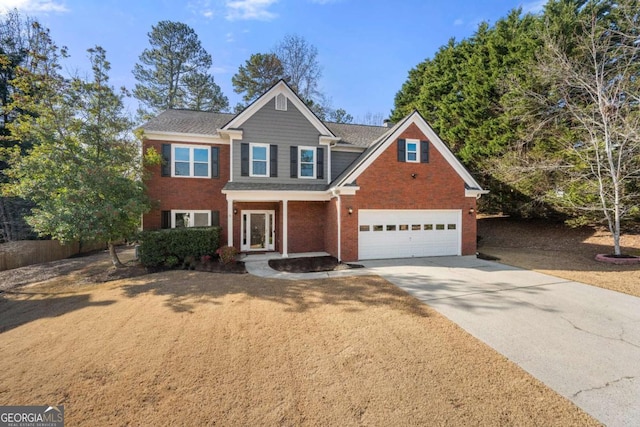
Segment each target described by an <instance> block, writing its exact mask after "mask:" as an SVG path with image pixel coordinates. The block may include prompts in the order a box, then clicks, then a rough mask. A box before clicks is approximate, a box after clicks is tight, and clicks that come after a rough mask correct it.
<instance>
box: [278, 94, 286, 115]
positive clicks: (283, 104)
mask: <svg viewBox="0 0 640 427" xmlns="http://www.w3.org/2000/svg"><path fill="white" fill-rule="evenodd" d="M279 99H280V100H282V101H280V102H278V100H279ZM276 110H278V111H287V97H286V95H285V94H284V93H279V94H277V95H276Z"/></svg>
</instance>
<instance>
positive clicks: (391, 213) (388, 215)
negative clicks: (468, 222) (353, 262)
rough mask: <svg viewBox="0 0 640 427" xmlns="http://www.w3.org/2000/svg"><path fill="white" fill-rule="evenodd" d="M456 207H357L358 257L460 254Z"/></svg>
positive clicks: (380, 257)
mask: <svg viewBox="0 0 640 427" xmlns="http://www.w3.org/2000/svg"><path fill="white" fill-rule="evenodd" d="M461 215H462V211H459V210H368V209H367V210H365V209H363V210H360V211H358V226H359V227H358V230H359V231H358V257H359V258H360V259H383V258H408V257H424V256H443V255H460V254H461V245H460V241H461V238H460V236H461V228H462V227H461Z"/></svg>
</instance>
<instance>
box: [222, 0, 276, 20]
mask: <svg viewBox="0 0 640 427" xmlns="http://www.w3.org/2000/svg"><path fill="white" fill-rule="evenodd" d="M277 2H278V0H227V20H229V21H236V20H252V19H253V20H258V21H270V20H272V19H274V18H276V17H277V16H278V15H276V14H275V13H273V12H270V11H269V10H267V9H268V8H269V6H271V5H272V4H274V3H277Z"/></svg>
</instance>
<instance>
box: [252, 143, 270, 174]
mask: <svg viewBox="0 0 640 427" xmlns="http://www.w3.org/2000/svg"><path fill="white" fill-rule="evenodd" d="M254 147H264V148H266V149H267V155H266V162H267V167H266V171H267V172H266V174H264V175H257V174H255V173H253V148H254ZM260 161H262V160H260ZM270 163H271V147H270V146H269V144H258V143H254V142H251V143H249V176H252V177H256V178H268V177H269V176H270V172H271V171H270V170H269V166H271V165H270Z"/></svg>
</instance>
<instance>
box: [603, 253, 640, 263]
mask: <svg viewBox="0 0 640 427" xmlns="http://www.w3.org/2000/svg"><path fill="white" fill-rule="evenodd" d="M596 261H600V262H606V263H608V264H616V265H633V264H640V257H637V256H628V257H616V256H614V255H609V254H598V255H596Z"/></svg>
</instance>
